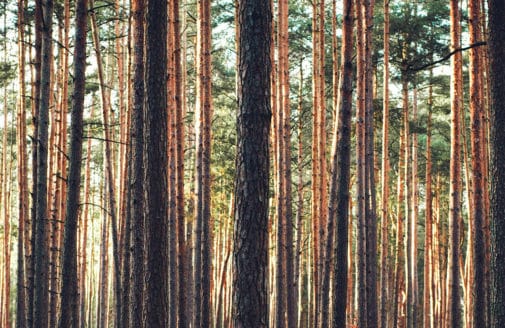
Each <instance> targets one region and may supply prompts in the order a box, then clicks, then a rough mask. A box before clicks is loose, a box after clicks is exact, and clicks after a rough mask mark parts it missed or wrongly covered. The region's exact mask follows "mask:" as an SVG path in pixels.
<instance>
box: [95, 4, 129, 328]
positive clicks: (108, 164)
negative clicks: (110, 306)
mask: <svg viewBox="0 0 505 328" xmlns="http://www.w3.org/2000/svg"><path fill="white" fill-rule="evenodd" d="M89 5H90V7H91V8H94V1H93V0H89ZM91 28H92V34H93V44H94V46H95V55H96V59H97V66H98V78H99V82H100V93H101V100H102V112H103V123H104V139H105V175H106V177H108V178H106V179H105V180H106V181H107V182H108V186H107V190H108V197H109V199H108V205H109V209H110V215H111V227H112V248H113V251H112V253H113V265H114V295H115V304H116V308H115V314H116V315H115V320H116V322H117V324H118V326H119V327H121V317H120V314H121V270H120V259H119V240H118V235H119V233H118V227H117V224H118V218H117V206H116V192H115V190H116V187H115V179H114V172H113V163H114V161H113V159H112V156H113V150H112V145H111V143H112V140H113V133H112V131H111V130H110V126H111V125H110V120H109V110H110V99H109V97H108V95H107V92H106V90H105V77H104V72H103V64H102V56H101V51H100V37H99V31H98V26H97V22H96V17H95V13H94V12H93V11H91Z"/></svg>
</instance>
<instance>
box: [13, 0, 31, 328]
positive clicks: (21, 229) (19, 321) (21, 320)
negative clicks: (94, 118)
mask: <svg viewBox="0 0 505 328" xmlns="http://www.w3.org/2000/svg"><path fill="white" fill-rule="evenodd" d="M24 10H25V1H24V0H19V1H18V56H19V59H18V60H19V61H18V78H19V93H18V99H17V107H18V108H17V109H18V114H17V131H18V134H17V144H18V148H17V150H18V172H17V174H18V206H19V207H18V217H19V221H18V222H19V223H18V245H17V246H18V249H17V250H18V261H17V262H18V268H17V298H16V328H24V327H28V322H27V317H26V315H27V308H28V307H27V305H30V304H27V301H28V298H27V296H28V294H27V290H26V286H27V285H26V282H27V281H26V279H25V277H26V276H27V268H28V263H26V262H27V261H25V255H27V254H28V245H27V244H26V243H25V242H26V235H25V234H26V233H27V231H26V229H25V221H26V220H27V219H28V201H29V200H28V179H27V174H28V172H27V166H26V162H27V160H28V156H27V150H26V102H25V97H26V94H25V91H26V86H25V64H26V62H25V58H26V57H25V44H24V42H25V34H24V28H25V21H24ZM25 263H26V265H25ZM30 307H31V306H30Z"/></svg>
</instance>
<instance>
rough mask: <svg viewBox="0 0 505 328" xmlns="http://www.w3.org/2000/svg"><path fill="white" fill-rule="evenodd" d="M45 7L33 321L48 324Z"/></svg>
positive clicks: (48, 16) (48, 30) (49, 6)
mask: <svg viewBox="0 0 505 328" xmlns="http://www.w3.org/2000/svg"><path fill="white" fill-rule="evenodd" d="M39 4H40V5H41V6H42V8H41V11H42V22H41V33H42V44H41V65H40V94H39V97H40V98H39V108H38V119H37V127H38V136H37V137H38V138H37V172H36V175H37V186H36V194H37V195H36V204H35V208H36V210H35V211H36V216H35V226H36V228H35V236H34V238H35V244H34V250H33V255H34V261H33V262H34V269H35V271H34V300H33V301H34V304H33V311H34V312H33V324H34V325H36V326H37V327H46V326H47V324H48V312H49V290H48V289H49V288H48V283H49V277H48V272H49V258H48V250H47V245H46V237H47V236H46V235H47V232H46V222H47V158H48V130H49V103H50V99H49V96H50V88H51V58H52V20H53V1H52V0H45V1H41V2H37V3H36V5H37V6H39Z"/></svg>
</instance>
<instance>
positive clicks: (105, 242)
mask: <svg viewBox="0 0 505 328" xmlns="http://www.w3.org/2000/svg"><path fill="white" fill-rule="evenodd" d="M101 189H103V190H102V192H101V196H100V197H101V198H102V204H104V205H105V204H106V203H107V201H106V199H105V194H106V191H105V189H106V188H105V187H104V186H102V188H101ZM102 208H105V206H102ZM102 212H103V213H102V216H103V222H102V227H101V236H100V238H101V240H100V270H99V274H100V277H99V279H98V286H99V289H98V300H97V303H96V305H97V314H96V317H97V319H96V320H97V327H98V328H106V327H107V319H108V303H109V294H108V289H109V251H108V249H109V216H108V213H107V212H106V211H105V210H103V211H102Z"/></svg>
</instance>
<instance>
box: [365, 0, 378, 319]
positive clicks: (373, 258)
mask: <svg viewBox="0 0 505 328" xmlns="http://www.w3.org/2000/svg"><path fill="white" fill-rule="evenodd" d="M374 3H375V1H374V0H365V1H364V3H363V10H364V15H365V16H364V19H365V21H364V24H365V45H364V46H365V62H366V70H365V188H366V189H365V199H366V210H365V214H366V217H365V222H366V223H365V227H366V254H367V258H366V261H367V264H366V299H367V310H366V311H367V321H368V322H367V325H368V327H369V328H372V327H377V325H378V312H377V304H378V303H377V215H376V209H377V202H376V191H375V150H374V109H373V99H374V87H373V81H374V77H373V70H374V68H373V66H372V47H373V45H372V38H373V8H374Z"/></svg>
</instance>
